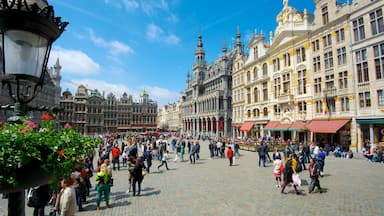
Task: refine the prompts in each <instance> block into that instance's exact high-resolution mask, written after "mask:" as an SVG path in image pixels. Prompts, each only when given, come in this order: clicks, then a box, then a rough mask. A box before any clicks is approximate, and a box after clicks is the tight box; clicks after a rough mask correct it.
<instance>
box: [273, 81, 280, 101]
mask: <svg viewBox="0 0 384 216" xmlns="http://www.w3.org/2000/svg"><path fill="white" fill-rule="evenodd" d="M274 88H275V98H278V97H279V96H280V92H281V80H280V77H277V78H275V79H274Z"/></svg>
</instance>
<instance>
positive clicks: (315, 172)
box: [308, 158, 323, 193]
mask: <svg viewBox="0 0 384 216" xmlns="http://www.w3.org/2000/svg"><path fill="white" fill-rule="evenodd" d="M308 171H309V177H310V178H311V183H310V184H309V188H308V192H309V193H312V192H313V190H314V189H315V187H317V189H318V191H319V192H320V193H322V192H323V189H322V188H321V187H320V181H319V175H320V165H319V163H318V161H317V158H313V159H312V162H311V163H310V164H309V167H308Z"/></svg>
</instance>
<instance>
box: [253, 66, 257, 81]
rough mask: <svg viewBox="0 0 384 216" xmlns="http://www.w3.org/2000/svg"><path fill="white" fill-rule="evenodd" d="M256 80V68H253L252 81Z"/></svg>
mask: <svg viewBox="0 0 384 216" xmlns="http://www.w3.org/2000/svg"><path fill="white" fill-rule="evenodd" d="M256 79H257V67H255V68H253V80H256Z"/></svg>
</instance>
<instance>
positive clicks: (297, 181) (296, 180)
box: [292, 173, 301, 186]
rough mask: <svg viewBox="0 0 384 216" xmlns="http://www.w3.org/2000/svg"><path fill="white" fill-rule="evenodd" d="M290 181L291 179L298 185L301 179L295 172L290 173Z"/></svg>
mask: <svg viewBox="0 0 384 216" xmlns="http://www.w3.org/2000/svg"><path fill="white" fill-rule="evenodd" d="M292 181H293V184H294V185H297V186H300V185H301V179H300V176H299V174H297V173H294V174H292Z"/></svg>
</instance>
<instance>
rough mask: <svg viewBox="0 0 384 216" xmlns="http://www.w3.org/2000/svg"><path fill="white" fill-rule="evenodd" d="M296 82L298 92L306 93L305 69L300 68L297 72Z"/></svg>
mask: <svg viewBox="0 0 384 216" xmlns="http://www.w3.org/2000/svg"><path fill="white" fill-rule="evenodd" d="M297 78H298V80H297V82H298V88H299V89H298V93H299V94H306V93H307V87H306V85H307V78H306V70H305V69H304V70H301V71H298V72H297Z"/></svg>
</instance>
